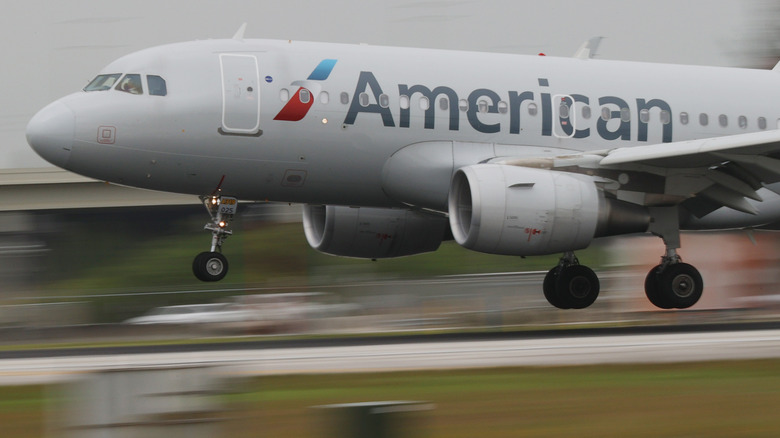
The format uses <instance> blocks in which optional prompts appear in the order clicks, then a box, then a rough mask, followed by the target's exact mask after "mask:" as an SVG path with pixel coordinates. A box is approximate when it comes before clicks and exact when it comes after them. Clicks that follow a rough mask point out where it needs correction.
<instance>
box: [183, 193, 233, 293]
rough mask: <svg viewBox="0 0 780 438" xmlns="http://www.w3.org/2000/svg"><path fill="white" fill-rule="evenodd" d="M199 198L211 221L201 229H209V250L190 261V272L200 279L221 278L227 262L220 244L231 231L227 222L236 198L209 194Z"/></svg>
mask: <svg viewBox="0 0 780 438" xmlns="http://www.w3.org/2000/svg"><path fill="white" fill-rule="evenodd" d="M200 200H201V201H202V202H203V205H204V206H205V207H206V210H208V212H209V216H211V222H209V223H207V224H206V225H205V226H204V227H203V229H204V230H207V231H211V251H204V252H202V253H200V254H198V255H197V256H196V257H195V260H193V262H192V272H193V274H195V277H197V278H198V280H201V281H219V280H222V279H223V278H224V277H225V275H227V272H228V262H227V259H226V258H225V256H223V255H222V244H223V243H224V242H225V239H227V238H228V236H230V235H232V234H233V232H232V231H231V230H230V229H228V224H229V223H230V220H231V219H233V216H235V214H236V210H237V208H238V201H237V200H236V198H230V197H226V196H219V195H211V196H201V197H200Z"/></svg>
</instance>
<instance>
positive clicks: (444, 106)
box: [439, 97, 450, 111]
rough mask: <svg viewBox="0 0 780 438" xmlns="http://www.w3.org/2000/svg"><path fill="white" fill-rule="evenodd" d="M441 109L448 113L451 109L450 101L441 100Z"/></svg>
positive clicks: (444, 98) (446, 99)
mask: <svg viewBox="0 0 780 438" xmlns="http://www.w3.org/2000/svg"><path fill="white" fill-rule="evenodd" d="M439 108H441V110H442V111H447V110H448V109H449V108H450V100H449V99H448V98H446V97H442V98H441V99H439Z"/></svg>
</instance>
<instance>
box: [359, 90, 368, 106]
mask: <svg viewBox="0 0 780 438" xmlns="http://www.w3.org/2000/svg"><path fill="white" fill-rule="evenodd" d="M358 99H360V101H359V102H360V106H362V107H367V106H368V93H360V96H358Z"/></svg>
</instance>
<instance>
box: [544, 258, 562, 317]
mask: <svg viewBox="0 0 780 438" xmlns="http://www.w3.org/2000/svg"><path fill="white" fill-rule="evenodd" d="M560 272H561V267H560V266H556V267H554V268H552V269H550V270H549V271H548V272H547V275H545V276H544V282H543V283H542V290H543V291H544V297H545V298H546V299H547V302H548V303H550V304H552V305H553V306H555V307H557V308H559V309H568V308H569V307H566V306H565V304H564V303H562V302H561V300H559V299H558V293H557V292H556V290H555V284H556V283H557V280H558V273H560Z"/></svg>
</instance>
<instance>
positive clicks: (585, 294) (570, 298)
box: [542, 252, 600, 309]
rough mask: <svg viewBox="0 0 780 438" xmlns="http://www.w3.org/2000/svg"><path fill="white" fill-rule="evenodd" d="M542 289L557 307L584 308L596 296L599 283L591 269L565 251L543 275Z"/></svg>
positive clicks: (571, 253)
mask: <svg viewBox="0 0 780 438" xmlns="http://www.w3.org/2000/svg"><path fill="white" fill-rule="evenodd" d="M542 289H543V290H544V297H545V298H547V301H548V302H549V303H550V304H552V305H553V306H555V307H557V308H559V309H584V308H586V307H588V306H590V305H591V304H593V302H594V301H596V298H598V296H599V289H600V284H599V278H598V277H597V276H596V273H595V272H593V270H592V269H590V268H589V267H587V266H584V265H581V264H580V262H579V260H577V257H575V256H574V253H573V252H567V253H565V254H564V255H563V257H561V261H560V262H559V263H558V266H556V267H554V268H552V269H550V271H549V272H548V273H547V275H546V276H545V277H544V283H543V284H542Z"/></svg>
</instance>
